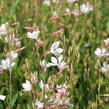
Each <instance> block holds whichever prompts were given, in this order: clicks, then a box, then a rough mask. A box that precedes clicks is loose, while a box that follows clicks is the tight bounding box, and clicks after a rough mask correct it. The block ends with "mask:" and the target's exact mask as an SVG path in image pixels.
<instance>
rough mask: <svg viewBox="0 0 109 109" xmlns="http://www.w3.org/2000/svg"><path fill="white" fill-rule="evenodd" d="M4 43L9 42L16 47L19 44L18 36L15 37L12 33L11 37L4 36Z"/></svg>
mask: <svg viewBox="0 0 109 109" xmlns="http://www.w3.org/2000/svg"><path fill="white" fill-rule="evenodd" d="M4 41H5V43H11V44H14V45H15V46H16V47H20V46H21V41H20V39H19V38H15V35H14V34H13V35H12V37H9V36H8V37H5V39H4Z"/></svg>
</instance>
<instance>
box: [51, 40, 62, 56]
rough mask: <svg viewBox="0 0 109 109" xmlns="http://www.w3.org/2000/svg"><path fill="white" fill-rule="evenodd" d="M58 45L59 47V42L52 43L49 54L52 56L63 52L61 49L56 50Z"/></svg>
mask: <svg viewBox="0 0 109 109" xmlns="http://www.w3.org/2000/svg"><path fill="white" fill-rule="evenodd" d="M59 45H60V42H59V41H57V42H54V43H53V44H52V45H51V48H50V51H51V53H53V54H54V55H60V54H61V53H62V52H63V49H62V48H58V47H59Z"/></svg>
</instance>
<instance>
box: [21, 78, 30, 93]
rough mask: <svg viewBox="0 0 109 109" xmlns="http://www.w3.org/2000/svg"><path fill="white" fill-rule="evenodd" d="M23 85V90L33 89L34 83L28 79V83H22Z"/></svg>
mask: <svg viewBox="0 0 109 109" xmlns="http://www.w3.org/2000/svg"><path fill="white" fill-rule="evenodd" d="M22 87H23V88H24V90H23V91H31V90H32V84H31V83H30V82H29V81H28V80H26V83H23V84H22Z"/></svg>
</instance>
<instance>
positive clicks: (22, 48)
mask: <svg viewBox="0 0 109 109" xmlns="http://www.w3.org/2000/svg"><path fill="white" fill-rule="evenodd" d="M25 48H26V47H21V48H19V49H17V50H16V51H15V52H19V51H22V50H24V49H25Z"/></svg>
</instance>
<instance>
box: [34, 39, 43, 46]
mask: <svg viewBox="0 0 109 109" xmlns="http://www.w3.org/2000/svg"><path fill="white" fill-rule="evenodd" d="M36 41H37V42H38V44H39V45H40V46H41V47H43V46H44V45H45V43H44V42H43V41H41V40H40V39H39V38H37V39H36Z"/></svg>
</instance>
